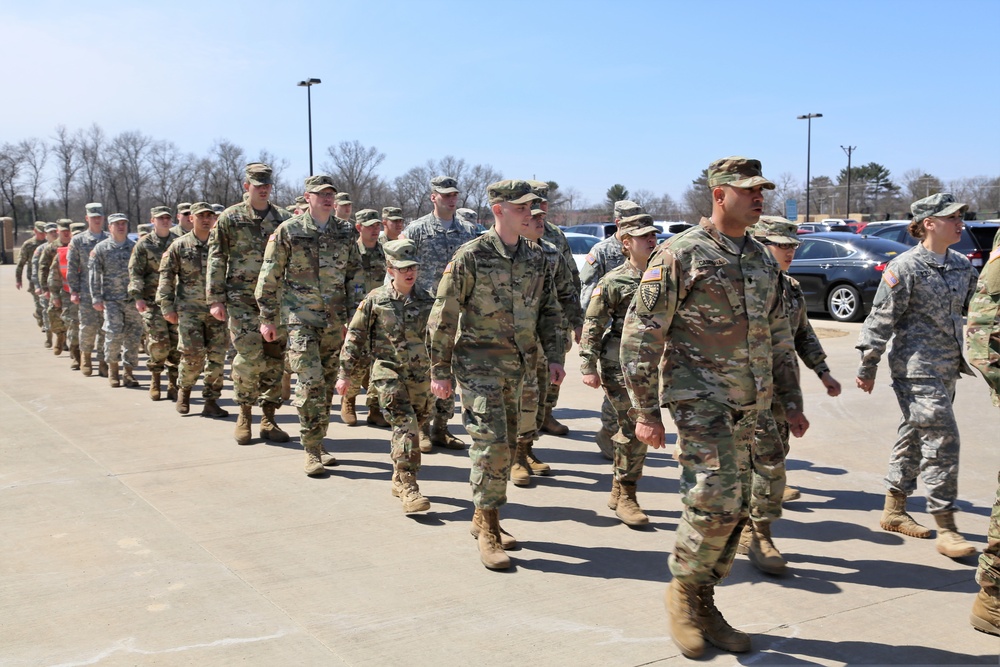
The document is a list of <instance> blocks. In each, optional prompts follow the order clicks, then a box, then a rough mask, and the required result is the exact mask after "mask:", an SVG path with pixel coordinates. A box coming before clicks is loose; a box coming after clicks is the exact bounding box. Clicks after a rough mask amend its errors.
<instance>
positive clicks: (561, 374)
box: [549, 364, 566, 384]
mask: <svg viewBox="0 0 1000 667" xmlns="http://www.w3.org/2000/svg"><path fill="white" fill-rule="evenodd" d="M565 378H566V369H565V368H563V365H562V364H549V384H562V381H563V380H564V379H565Z"/></svg>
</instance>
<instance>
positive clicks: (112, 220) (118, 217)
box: [108, 213, 128, 225]
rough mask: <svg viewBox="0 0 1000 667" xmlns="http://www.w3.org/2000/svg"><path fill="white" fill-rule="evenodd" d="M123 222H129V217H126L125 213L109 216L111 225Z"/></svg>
mask: <svg viewBox="0 0 1000 667" xmlns="http://www.w3.org/2000/svg"><path fill="white" fill-rule="evenodd" d="M122 221H125V222H128V216H127V215H125V214H124V213H112V214H111V215H109V216H108V224H109V225H113V224H115V223H116V222H122Z"/></svg>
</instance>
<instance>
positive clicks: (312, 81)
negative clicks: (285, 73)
mask: <svg viewBox="0 0 1000 667" xmlns="http://www.w3.org/2000/svg"><path fill="white" fill-rule="evenodd" d="M317 83H323V82H322V81H320V80H319V79H306V80H305V81H299V83H298V85H300V86H302V87H303V88H305V89H306V105H307V108H308V109H309V175H310V176H312V174H313V103H312V87H313V86H315V85H316V84H317Z"/></svg>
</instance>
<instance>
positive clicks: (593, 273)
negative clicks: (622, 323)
mask: <svg viewBox="0 0 1000 667" xmlns="http://www.w3.org/2000/svg"><path fill="white" fill-rule="evenodd" d="M644 212H645V211H643V210H642V207H641V206H639V205H638V204H636V203H635V202H634V201H629V200H628V199H622V200H621V201H616V202H615V206H614V218H615V219H614V222H615V224H616V225H617V224H618V223H619V222H620V221H621V219H622V218H626V217H631V216H635V215H642V214H643V213H644ZM619 236H620V234H619V233H618V232H616V233H615V234H614V235H613V236H609V237H608V238H606V239H604V240H603V241H600V242H599V243H596V244H594V247H593V248H591V249H590V252H589V253H587V256H586V257H585V258H584V263H583V270H582V271H580V306H581V307H582V308H583V312H587V306H588V305H589V303H590V295H591V294H593V292H594V288H595V287H597V283H598V281H599V280H600V279H601V278H602V277H604V275H605V274H606V273H607V272H608V271H610V270H611V269H614V268H617V267H619V266H621V265H622V264H623V263H624V262H625V255H624V254H622V242H621V239H620V238H619ZM617 431H618V413H617V412H616V411H615V408H614V406H613V405H611V401H609V400H608V397H607V396H606V395H605V397H604V400H603V401H602V402H601V429H600V430H599V431H598V432H597V437H596V438H595V440H596V441H597V446H598V447H599V448H600V450H601V453H602V454H603V455H604V458H606V459H608V460H609V461H613V460H614V442H613V441H612V439H611V437H612V436H613V435H614V434H615V433H616V432H617Z"/></svg>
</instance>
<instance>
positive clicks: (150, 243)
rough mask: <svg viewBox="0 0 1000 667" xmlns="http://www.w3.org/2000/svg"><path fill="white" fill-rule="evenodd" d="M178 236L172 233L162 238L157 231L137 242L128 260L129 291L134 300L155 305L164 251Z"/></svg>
mask: <svg viewBox="0 0 1000 667" xmlns="http://www.w3.org/2000/svg"><path fill="white" fill-rule="evenodd" d="M178 238H179V237H178V236H175V235H174V234H172V233H171V234H167V236H166V238H162V239H161V238H160V237H159V236H157V235H156V232H150V233H149V234H146V236H144V237H143V238H142V239H140V240H139V241H138V242H137V243H136V244H135V250H133V251H132V259H130V260H129V262H128V273H129V283H128V293H129V296H131V297H132V298H133V299H134V300H136V301H148V302H149V305H155V302H156V288H157V287H158V286H159V284H160V262H161V261H162V259H163V253H165V252H166V251H167V248H169V247H170V244H171V243H173V242H174V241H176V240H177V239H178Z"/></svg>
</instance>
